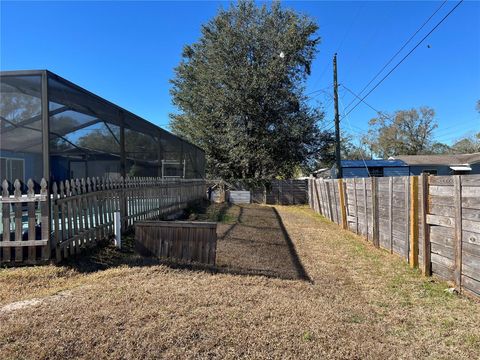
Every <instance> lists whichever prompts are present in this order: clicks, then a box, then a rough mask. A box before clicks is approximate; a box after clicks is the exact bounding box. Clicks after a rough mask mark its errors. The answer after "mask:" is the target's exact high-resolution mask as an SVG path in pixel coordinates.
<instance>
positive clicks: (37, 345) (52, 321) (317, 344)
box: [0, 206, 480, 359]
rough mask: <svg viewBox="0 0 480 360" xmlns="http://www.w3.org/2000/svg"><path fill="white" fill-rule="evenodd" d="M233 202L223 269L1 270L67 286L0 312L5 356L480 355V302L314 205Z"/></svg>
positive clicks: (7, 278) (5, 280)
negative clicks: (53, 297) (54, 296)
mask: <svg viewBox="0 0 480 360" xmlns="http://www.w3.org/2000/svg"><path fill="white" fill-rule="evenodd" d="M228 213H229V221H227V223H226V224H224V225H222V226H221V227H220V237H221V239H220V241H219V245H218V246H219V252H218V262H219V267H220V269H221V271H222V272H223V273H217V274H212V273H210V272H205V271H192V270H181V269H172V268H169V267H167V266H165V265H154V264H150V265H149V266H146V265H145V266H131V265H129V264H128V263H126V264H125V265H124V266H117V267H111V268H109V269H107V270H104V271H100V272H94V273H87V274H85V273H82V274H80V273H75V271H73V270H71V269H68V270H65V269H63V270H61V271H60V270H59V269H62V268H54V267H45V268H43V269H38V268H37V269H35V270H33V269H32V270H31V271H32V272H33V273H34V275H32V274H30V275H28V276H29V277H28V276H27V274H28V273H29V270H28V269H27V270H26V269H11V270H10V269H9V270H0V294H1V291H2V290H1V287H4V286H5V287H7V288H9V289H12V290H14V291H19V290H20V289H22V291H23V292H22V297H19V298H17V299H16V300H24V299H25V298H28V297H29V296H33V295H35V293H38V292H39V291H36V292H35V293H34V292H30V293H29V292H28V290H27V289H26V287H28V286H29V285H28V284H30V286H31V287H33V289H34V290H35V289H41V293H42V294H46V293H48V292H49V291H50V292H52V291H54V289H56V288H55V286H57V284H61V289H62V291H63V290H66V289H67V290H69V296H68V297H64V298H62V299H61V301H53V302H39V303H38V304H33V305H32V306H28V307H23V308H19V309H17V310H15V311H11V312H8V313H3V314H0V358H2V359H9V358H51V359H63V358H75V357H76V358H85V359H90V358H96V359H103V358H105V359H106V358H124V359H129V358H137V359H140V358H142V359H143V358H150V359H154V358H169V359H170V358H218V359H229V358H239V357H243V358H255V359H258V358H265V359H268V358H282V359H284V358H290V359H299V358H302V359H306V358H322V359H325V358H337V359H345V358H350V359H367V358H372V359H388V358H391V359H397V358H405V359H407V358H408V359H411V358H420V357H422V358H431V359H438V358H445V359H452V358H465V359H474V358H478V354H479V353H480V330H479V329H480V326H479V324H480V303H478V302H475V301H472V300H469V299H467V298H464V297H457V296H455V295H451V294H447V293H446V292H445V291H444V289H445V288H446V284H445V283H442V282H439V281H436V280H432V279H425V278H423V277H421V276H420V275H419V274H418V273H417V272H416V271H412V270H410V269H409V268H408V267H407V266H406V264H404V263H403V261H402V260H401V259H399V258H397V257H395V256H392V255H390V254H387V253H386V252H384V251H381V250H377V249H374V248H373V247H371V246H369V245H368V244H366V243H365V241H364V240H362V239H361V238H360V237H357V236H355V235H353V234H350V233H348V232H345V231H342V230H340V229H339V228H338V226H336V225H335V224H331V223H327V222H326V221H325V220H323V219H321V218H320V217H319V216H317V215H315V214H313V212H311V211H310V210H308V209H305V208H298V207H294V208H291V207H288V208H287V207H276V209H273V208H270V207H258V206H247V207H242V208H239V207H233V208H231V209H229V211H228ZM42 272H44V273H45V275H43V276H44V277H45V279H44V278H42ZM63 273H64V274H68V278H67V275H65V276H64V277H62V276H63V275H62V274H63ZM257 273H258V274H263V275H265V276H256V275H255V276H253V275H248V274H257ZM19 274H22V276H24V277H25V278H24V277H22V276H20V275H19ZM52 274H55V275H52ZM20 278H21V281H20V280H19V279H20ZM12 279H15V281H16V282H17V285H15V284H12V283H11V282H12V281H13V280H12ZM25 279H28V280H25ZM42 281H43V282H42ZM19 284H20V285H19ZM49 284H50V285H49ZM7 296H8V294H7V295H4V298H7Z"/></svg>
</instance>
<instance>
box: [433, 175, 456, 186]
mask: <svg viewBox="0 0 480 360" xmlns="http://www.w3.org/2000/svg"><path fill="white" fill-rule="evenodd" d="M430 185H432V186H453V179H452V177H451V176H430Z"/></svg>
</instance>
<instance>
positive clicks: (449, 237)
mask: <svg viewBox="0 0 480 360" xmlns="http://www.w3.org/2000/svg"><path fill="white" fill-rule="evenodd" d="M429 227H430V230H429V232H430V242H431V243H435V244H440V245H445V246H450V247H452V248H453V244H454V237H455V229H454V228H446V227H442V226H429Z"/></svg>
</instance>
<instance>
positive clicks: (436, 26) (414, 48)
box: [345, 0, 463, 116]
mask: <svg viewBox="0 0 480 360" xmlns="http://www.w3.org/2000/svg"><path fill="white" fill-rule="evenodd" d="M462 2H463V0H460V1H459V2H458V3H457V5H455V6H454V7H453V9H452V10H450V11H449V12H448V13H447V14H446V15H445V16H444V17H443V18H442V19H441V20H440V21H439V22H438V23H437V24H436V25H435V26H434V27H433V29H432V30H430V31H429V32H428V33H427V35H425V36H424V37H423V38H422V39H421V40H420V41H419V42H418V43H417V44H416V45H415V46H414V47H413V49H412V50H410V51H409V52H408V53H407V55H405V56H404V57H403V58H402V60H400V61H399V62H398V63H397V64H396V65H395V66H394V67H393V68H392V69H391V70H390V71H389V72H388V73H387V74H386V75H385V76H384V77H383V78H382V79H381V80H380V81H379V82H377V84H376V85H375V86H374V87H373V88H372V89H371V90H370V91H369V92H367V93H366V94H365V95H364V96H363V97H362V98H361V99H360V101H359V102H358V103H356V104H355V105H354V107H353V108H351V109H350V110H349V111H348V112H347V114H346V115H348V114H350V113H351V112H352V111H353V110H355V109H356V108H357V106H358V105H359V104H360V103H361V102H362V101H363V100H365V99H366V98H367V96H368V95H370V94H371V93H372V92H373V91H374V90H375V89H376V88H377V87H378V86H379V85H380V84H381V83H382V82H383V81H384V80H385V79H386V78H387V77H388V76H389V75H390V74H391V73H392V72H394V71H395V69H396V68H398V67H399V66H400V65H401V64H402V63H403V62H404V61H405V60H406V59H407V58H408V57H409V56H410V55H411V54H412V53H413V52H414V51H415V50H416V49H417V48H418V47H419V46H420V45H421V44H422V43H423V42H424V41H425V39H426V38H427V37H429V36H430V34H431V33H433V32H434V31H435V30H436V29H437V28H438V27H439V26H440V24H442V23H443V22H444V21H445V20H446V19H447V18H448V17H449V16H450V14H451V13H453V12H454V11H455V9H456V8H457V7H459V6H460V4H461V3H462ZM346 115H345V116H346Z"/></svg>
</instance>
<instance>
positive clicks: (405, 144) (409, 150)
mask: <svg viewBox="0 0 480 360" xmlns="http://www.w3.org/2000/svg"><path fill="white" fill-rule="evenodd" d="M369 126H370V128H369V131H368V136H367V137H365V141H367V143H368V145H369V147H370V149H371V151H372V152H373V153H374V154H376V155H377V156H379V157H381V158H385V159H386V158H388V157H390V156H395V155H417V154H427V153H431V152H432V150H433V148H436V147H437V145H435V146H434V142H433V131H434V130H435V129H436V128H437V123H436V121H435V111H434V110H433V109H432V108H429V107H420V108H419V109H410V110H399V111H396V112H395V114H393V115H392V116H389V115H386V114H381V115H380V116H378V117H377V118H374V119H372V120H370V122H369Z"/></svg>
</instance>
